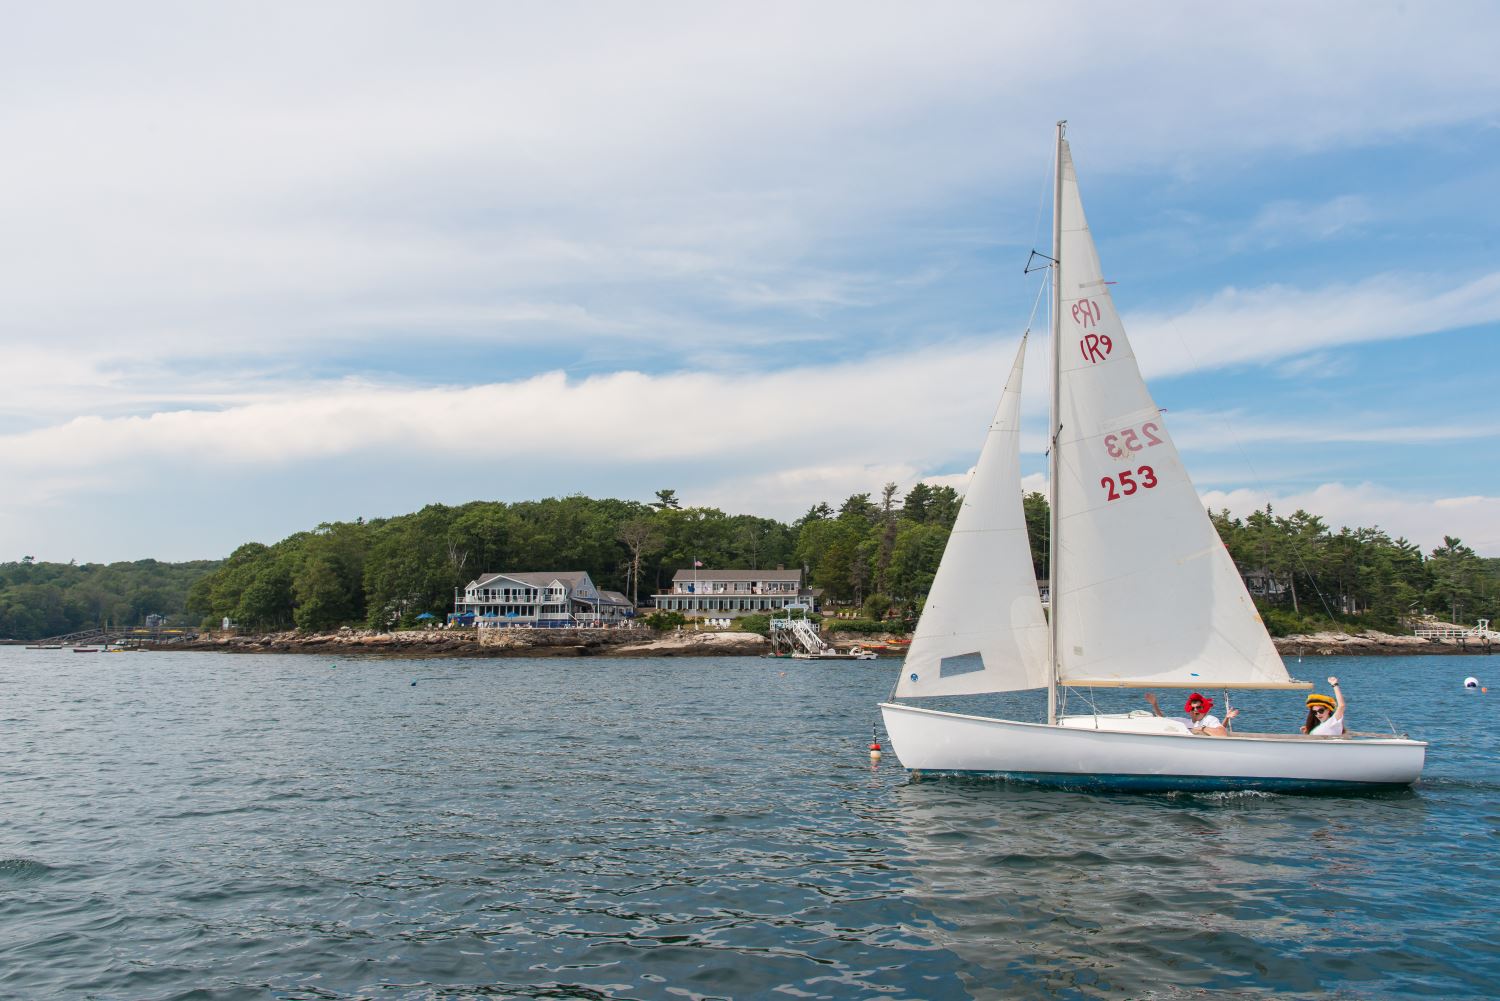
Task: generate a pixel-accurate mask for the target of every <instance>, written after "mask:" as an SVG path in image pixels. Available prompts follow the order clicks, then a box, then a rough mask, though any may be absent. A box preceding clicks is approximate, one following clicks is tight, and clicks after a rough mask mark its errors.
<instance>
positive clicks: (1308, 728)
mask: <svg viewBox="0 0 1500 1001" xmlns="http://www.w3.org/2000/svg"><path fill="white" fill-rule="evenodd" d="M1328 684H1330V685H1332V686H1333V694H1334V696H1335V698H1329V697H1328V696H1327V695H1324V694H1322V693H1321V692H1313V693H1312V694H1311V695H1309V696H1308V697H1307V722H1305V723H1303V724H1302V732H1303V733H1305V734H1307V735H1308V736H1311V737H1342V736H1343V735H1344V693H1343V691H1342V690H1340V689H1339V679H1337V678H1329V679H1328Z"/></svg>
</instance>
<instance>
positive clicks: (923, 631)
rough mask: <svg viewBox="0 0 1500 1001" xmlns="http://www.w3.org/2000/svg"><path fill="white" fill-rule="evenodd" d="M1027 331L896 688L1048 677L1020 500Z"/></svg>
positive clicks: (971, 686) (978, 687)
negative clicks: (1024, 360)
mask: <svg viewBox="0 0 1500 1001" xmlns="http://www.w3.org/2000/svg"><path fill="white" fill-rule="evenodd" d="M1025 353H1026V338H1025V337H1022V338H1021V347H1020V350H1018V351H1017V352H1016V361H1015V364H1014V365H1013V366H1012V368H1011V373H1010V378H1009V379H1008V380H1007V381H1006V383H1005V391H1004V392H1003V393H1002V394H1001V397H1000V406H999V408H998V409H997V410H996V412H995V419H994V421H993V422H992V423H991V424H990V429H989V433H988V434H987V435H986V436H985V439H984V448H983V449H982V450H981V451H980V453H979V462H978V463H977V464H976V465H975V467H974V473H973V475H972V477H971V478H970V480H969V488H968V490H966V491H965V492H964V500H963V506H962V507H960V508H959V512H958V519H957V521H955V522H954V524H953V533H952V534H951V535H950V536H949V537H948V546H947V548H946V549H945V550H944V551H943V559H942V562H941V563H939V565H938V571H937V576H936V577H935V578H934V579H933V582H932V590H931V592H930V593H929V594H928V596H927V605H926V607H925V608H923V610H922V618H921V621H920V622H918V623H917V631H916V635H915V636H914V637H913V638H912V643H911V647H910V649H909V650H908V651H907V654H906V661H905V664H904V665H903V668H902V672H901V677H900V679H899V680H898V682H897V685H896V695H897V696H908V697H909V696H923V695H974V694H978V693H982V692H1008V691H1017V690H1021V689H1027V688H1040V687H1042V686H1044V685H1046V684H1047V682H1048V678H1047V675H1048V671H1047V625H1046V621H1045V620H1044V618H1043V616H1042V603H1041V598H1040V597H1039V595H1038V593H1037V586H1036V578H1035V575H1034V573H1033V571H1032V565H1031V547H1030V545H1029V544H1028V543H1027V538H1026V516H1025V513H1024V511H1023V509H1022V506H1021V458H1020V423H1021V371H1022V362H1023V359H1024V357H1025Z"/></svg>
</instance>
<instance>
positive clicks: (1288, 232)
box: [1231, 195, 1374, 249]
mask: <svg viewBox="0 0 1500 1001" xmlns="http://www.w3.org/2000/svg"><path fill="white" fill-rule="evenodd" d="M1373 218H1374V212H1373V211H1372V210H1371V208H1370V204H1369V202H1368V201H1367V200H1366V199H1365V198H1364V197H1362V196H1360V195H1339V196H1338V197H1336V198H1332V199H1330V200H1328V201H1325V202H1318V203H1309V202H1298V201H1292V200H1290V199H1279V200H1277V201H1273V202H1269V203H1267V204H1266V205H1263V206H1262V207H1261V210H1260V212H1258V213H1257V214H1256V216H1255V218H1254V219H1253V220H1252V221H1251V223H1250V225H1249V227H1248V228H1247V229H1246V231H1245V232H1244V233H1243V234H1241V235H1240V236H1239V237H1237V238H1235V239H1234V240H1232V241H1231V244H1232V245H1233V246H1235V247H1236V248H1240V249H1242V248H1244V247H1257V248H1262V249H1264V248H1268V247H1276V246H1280V245H1282V244H1285V243H1300V242H1308V241H1316V240H1330V239H1333V238H1334V237H1337V236H1346V235H1349V234H1350V232H1351V231H1354V230H1358V229H1359V228H1360V227H1361V226H1362V225H1363V224H1364V223H1366V222H1369V221H1370V220H1371V219H1373Z"/></svg>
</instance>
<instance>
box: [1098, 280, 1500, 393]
mask: <svg viewBox="0 0 1500 1001" xmlns="http://www.w3.org/2000/svg"><path fill="white" fill-rule="evenodd" d="M1496 322H1500V272H1491V273H1489V274H1485V275H1481V276H1480V277H1478V278H1474V279H1472V280H1469V281H1465V282H1463V283H1462V284H1460V285H1457V286H1453V285H1449V284H1447V283H1446V282H1443V281H1440V280H1438V279H1434V278H1430V277H1425V276H1411V275H1393V274H1385V275H1378V276H1375V277H1372V278H1369V279H1366V280H1364V281H1362V282H1358V283H1356V284H1353V285H1331V286H1325V287H1321V288H1316V289H1297V288H1292V287H1290V286H1284V285H1271V286H1266V287H1262V288H1257V289H1237V288H1226V289H1223V290H1221V291H1219V292H1217V293H1215V294H1214V295H1213V296H1211V297H1209V298H1208V299H1205V300H1203V301H1201V302H1197V303H1194V304H1192V305H1191V306H1188V307H1186V308H1183V309H1180V310H1178V311H1175V312H1140V313H1132V314H1130V315H1128V316H1126V317H1125V325H1126V329H1127V331H1128V332H1129V334H1130V339H1131V342H1132V345H1133V346H1134V348H1135V353H1136V357H1137V359H1138V360H1139V361H1140V363H1141V367H1142V370H1143V372H1144V373H1145V375H1146V376H1147V378H1151V377H1153V376H1164V375H1178V374H1182V373H1185V372H1192V371H1202V370H1206V369H1213V368H1221V367H1225V366H1229V365H1238V364H1246V363H1265V362H1270V361H1275V360H1278V359H1282V358H1288V357H1295V356H1298V355H1302V354H1304V353H1306V352H1309V351H1315V350H1323V351H1325V352H1327V353H1330V354H1332V355H1333V357H1334V358H1335V359H1337V358H1338V353H1337V350H1336V349H1345V350H1349V349H1351V348H1352V347H1353V346H1354V345H1358V344H1361V343H1367V342H1371V341H1385V340H1394V339H1399V338H1405V337H1415V336H1420V335H1423V334H1431V333H1435V332H1438V331H1443V330H1454V329H1461V328H1465V327H1473V326H1482V325H1486V324H1493V323H1496Z"/></svg>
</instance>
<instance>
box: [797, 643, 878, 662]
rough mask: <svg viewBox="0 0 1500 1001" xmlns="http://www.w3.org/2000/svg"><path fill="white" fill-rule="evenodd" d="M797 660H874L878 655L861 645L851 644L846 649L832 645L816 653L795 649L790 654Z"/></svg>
mask: <svg viewBox="0 0 1500 1001" xmlns="http://www.w3.org/2000/svg"><path fill="white" fill-rule="evenodd" d="M791 656H792V657H794V658H796V659H797V660H874V659H876V657H877V656H878V655H877V654H876V653H875V651H874V650H866V649H864V648H863V647H858V646H853V647H850V648H849V649H847V650H835V649H833V648H832V647H830V648H828V649H826V650H820V651H818V652H817V653H807V652H804V651H801V650H799V651H797V652H796V653H794V654H792V655H791Z"/></svg>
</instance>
